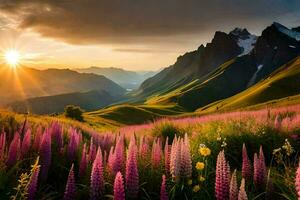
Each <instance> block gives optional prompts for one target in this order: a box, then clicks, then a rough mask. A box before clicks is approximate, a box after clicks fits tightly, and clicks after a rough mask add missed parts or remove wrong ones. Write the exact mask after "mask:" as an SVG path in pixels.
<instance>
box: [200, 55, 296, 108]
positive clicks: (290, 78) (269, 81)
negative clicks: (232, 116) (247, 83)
mask: <svg viewBox="0 0 300 200" xmlns="http://www.w3.org/2000/svg"><path fill="white" fill-rule="evenodd" d="M299 80H300V56H298V57H297V58H295V59H293V60H292V61H290V62H289V63H287V64H285V65H283V66H282V67H280V68H279V69H277V70H275V71H274V72H273V73H272V74H271V75H270V76H268V78H266V79H264V80H263V81H261V82H259V83H257V84H255V85H253V86H252V87H250V88H248V89H247V90H245V91H243V92H241V93H239V94H236V95H234V96H232V97H229V98H227V99H224V100H221V101H217V102H214V103H212V104H209V105H207V106H205V107H203V108H200V109H198V111H199V112H214V111H228V110H234V109H240V108H246V107H249V106H253V105H262V104H265V105H272V104H275V103H277V102H278V101H280V102H281V104H283V103H284V102H287V101H290V100H291V99H296V100H298V102H299V100H300V98H299V94H300V81H299ZM294 96H295V97H297V96H298V98H295V97H294ZM268 102H271V103H269V104H266V103H268Z"/></svg>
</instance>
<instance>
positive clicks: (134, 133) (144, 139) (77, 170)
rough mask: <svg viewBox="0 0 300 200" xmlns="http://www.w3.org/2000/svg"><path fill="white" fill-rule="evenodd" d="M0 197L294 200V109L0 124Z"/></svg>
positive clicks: (299, 117)
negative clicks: (107, 122)
mask: <svg viewBox="0 0 300 200" xmlns="http://www.w3.org/2000/svg"><path fill="white" fill-rule="evenodd" d="M0 128H1V134H0V199H30V200H33V199H66V200H69V199H70V200H71V199H115V200H123V199H161V200H167V199H217V200H227V199H228V200H246V199H290V200H292V199H300V166H299V151H300V106H291V107H284V108H274V109H265V110H257V111H241V112H232V113H224V114H214V115H208V116H200V117H193V118H191V117H189V118H177V119H175V118H174V119H161V120H158V121H156V122H153V123H148V124H143V125H135V126H127V127H121V128H120V129H119V130H118V131H115V132H113V133H112V132H103V131H101V132H100V131H97V130H94V129H93V128H91V127H87V126H82V125H79V124H76V123H72V122H71V121H70V122H69V123H62V122H61V121H59V120H55V119H54V118H53V119H52V120H47V121H44V122H43V123H40V121H34V120H25V118H24V119H14V118H13V117H11V116H10V117H7V116H1V119H0Z"/></svg>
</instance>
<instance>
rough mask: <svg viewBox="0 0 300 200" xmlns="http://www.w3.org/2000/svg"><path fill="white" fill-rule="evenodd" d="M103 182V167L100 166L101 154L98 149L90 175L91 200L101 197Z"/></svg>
mask: <svg viewBox="0 0 300 200" xmlns="http://www.w3.org/2000/svg"><path fill="white" fill-rule="evenodd" d="M103 190H104V180H103V165H102V152H101V148H100V147H98V150H97V154H96V158H95V160H94V162H93V167H92V173H91V190H90V198H91V200H96V199H99V198H101V197H102V196H103Z"/></svg>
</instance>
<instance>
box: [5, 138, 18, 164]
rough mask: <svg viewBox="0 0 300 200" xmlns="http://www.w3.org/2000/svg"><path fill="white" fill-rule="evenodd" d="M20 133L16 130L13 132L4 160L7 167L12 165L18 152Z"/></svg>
mask: <svg viewBox="0 0 300 200" xmlns="http://www.w3.org/2000/svg"><path fill="white" fill-rule="evenodd" d="M20 143H21V142H20V135H19V133H18V132H16V133H15V135H14V138H13V140H12V141H11V143H10V145H9V150H8V157H7V161H6V165H7V166H8V167H10V166H12V165H14V164H15V163H16V161H17V158H18V155H19V152H20Z"/></svg>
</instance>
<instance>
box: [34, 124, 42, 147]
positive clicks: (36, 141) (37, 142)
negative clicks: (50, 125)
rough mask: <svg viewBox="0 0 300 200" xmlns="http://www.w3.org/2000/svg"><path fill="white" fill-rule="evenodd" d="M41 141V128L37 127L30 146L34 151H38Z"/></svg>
mask: <svg viewBox="0 0 300 200" xmlns="http://www.w3.org/2000/svg"><path fill="white" fill-rule="evenodd" d="M41 140H42V127H41V126H39V127H38V128H37V130H36V133H35V136H34V141H33V145H32V148H33V149H34V150H35V151H38V150H39V149H40V144H41Z"/></svg>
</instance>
